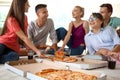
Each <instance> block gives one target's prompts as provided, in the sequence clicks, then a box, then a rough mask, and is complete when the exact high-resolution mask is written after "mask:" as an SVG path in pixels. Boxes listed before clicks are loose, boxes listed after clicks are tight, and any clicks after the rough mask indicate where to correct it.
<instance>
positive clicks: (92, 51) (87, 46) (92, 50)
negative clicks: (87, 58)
mask: <svg viewBox="0 0 120 80" xmlns="http://www.w3.org/2000/svg"><path fill="white" fill-rule="evenodd" d="M90 42H91V40H90V39H89V36H87V35H86V36H85V44H86V48H87V49H88V52H89V54H90V55H94V53H95V50H94V49H93V48H92V45H91V43H90Z"/></svg>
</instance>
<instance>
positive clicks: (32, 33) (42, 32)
mask: <svg viewBox="0 0 120 80" xmlns="http://www.w3.org/2000/svg"><path fill="white" fill-rule="evenodd" d="M49 33H50V39H51V40H52V43H53V44H54V43H57V35H56V31H55V28H54V24H53V21H52V19H47V21H46V22H45V24H44V25H43V26H42V27H38V25H37V24H36V20H34V21H31V22H30V23H29V25H28V30H27V34H28V38H29V39H30V40H32V42H33V44H35V45H40V44H46V41H47V37H48V34H49Z"/></svg>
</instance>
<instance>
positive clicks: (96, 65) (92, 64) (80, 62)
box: [56, 58, 107, 69]
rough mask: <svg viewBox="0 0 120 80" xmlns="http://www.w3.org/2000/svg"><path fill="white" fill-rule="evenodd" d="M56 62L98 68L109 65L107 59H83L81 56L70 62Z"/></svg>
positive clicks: (85, 67)
mask: <svg viewBox="0 0 120 80" xmlns="http://www.w3.org/2000/svg"><path fill="white" fill-rule="evenodd" d="M56 62H58V63H60V64H65V65H69V66H72V67H75V68H80V69H96V68H102V67H105V66H107V61H101V60H93V59H84V60H82V59H81V58H78V60H77V61H76V62H68V63H67V62H61V61H56Z"/></svg>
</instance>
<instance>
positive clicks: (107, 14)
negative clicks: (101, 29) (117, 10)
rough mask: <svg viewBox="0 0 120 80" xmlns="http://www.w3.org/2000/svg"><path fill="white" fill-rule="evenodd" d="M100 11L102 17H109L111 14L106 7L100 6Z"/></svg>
mask: <svg viewBox="0 0 120 80" xmlns="http://www.w3.org/2000/svg"><path fill="white" fill-rule="evenodd" d="M100 13H101V15H102V16H103V18H104V19H108V18H110V16H111V14H112V13H111V12H109V11H108V10H107V7H101V8H100Z"/></svg>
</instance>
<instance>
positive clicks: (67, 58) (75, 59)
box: [63, 57, 77, 62]
mask: <svg viewBox="0 0 120 80" xmlns="http://www.w3.org/2000/svg"><path fill="white" fill-rule="evenodd" d="M76 61H77V58H75V57H65V58H64V59H63V62H76Z"/></svg>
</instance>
